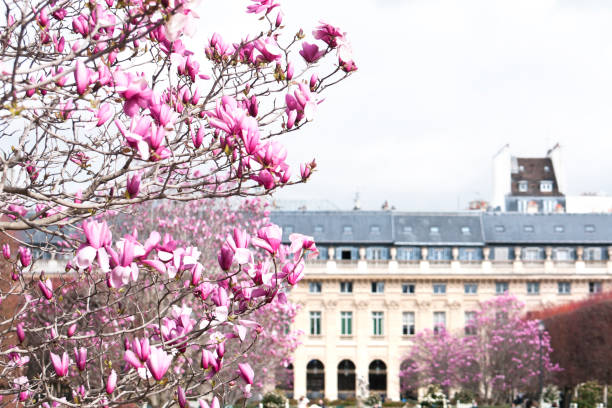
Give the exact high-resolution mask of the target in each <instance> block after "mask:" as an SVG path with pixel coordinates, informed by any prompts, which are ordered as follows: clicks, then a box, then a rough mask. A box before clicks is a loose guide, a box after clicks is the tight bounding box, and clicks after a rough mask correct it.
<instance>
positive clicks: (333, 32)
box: [312, 22, 346, 48]
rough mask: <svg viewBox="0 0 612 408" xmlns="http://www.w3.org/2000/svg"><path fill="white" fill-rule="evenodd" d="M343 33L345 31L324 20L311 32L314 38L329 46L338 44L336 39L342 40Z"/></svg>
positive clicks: (332, 46) (334, 46) (333, 46)
mask: <svg viewBox="0 0 612 408" xmlns="http://www.w3.org/2000/svg"><path fill="white" fill-rule="evenodd" d="M345 34H346V33H343V32H341V31H340V29H339V28H337V27H334V26H332V25H330V24H327V23H324V22H321V25H320V26H319V27H317V28H316V30H314V31H313V32H312V35H314V38H316V39H317V40H321V41H323V42H324V43H326V44H327V45H329V46H330V47H331V48H336V47H337V46H338V41H339V40H342V39H343V38H344V36H345Z"/></svg>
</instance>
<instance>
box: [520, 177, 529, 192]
mask: <svg viewBox="0 0 612 408" xmlns="http://www.w3.org/2000/svg"><path fill="white" fill-rule="evenodd" d="M528 188H529V183H528V182H526V181H525V180H521V181H519V183H518V189H519V191H520V192H521V193H526V192H527V189H528Z"/></svg>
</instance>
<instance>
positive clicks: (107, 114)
mask: <svg viewBox="0 0 612 408" xmlns="http://www.w3.org/2000/svg"><path fill="white" fill-rule="evenodd" d="M114 114H115V112H114V111H113V108H112V106H111V105H110V104H108V103H103V104H102V105H100V109H98V111H97V112H96V118H97V119H98V122H97V123H96V126H98V127H99V126H102V125H103V124H105V123H106V122H107V121H108V120H109V119H110V118H111V117H112V116H113V115H114Z"/></svg>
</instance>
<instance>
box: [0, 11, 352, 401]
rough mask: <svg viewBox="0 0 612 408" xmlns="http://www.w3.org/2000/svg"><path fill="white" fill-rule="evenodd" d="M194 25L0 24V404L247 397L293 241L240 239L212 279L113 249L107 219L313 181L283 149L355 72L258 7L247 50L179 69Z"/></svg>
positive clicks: (170, 14)
mask: <svg viewBox="0 0 612 408" xmlns="http://www.w3.org/2000/svg"><path fill="white" fill-rule="evenodd" d="M197 6H198V5H197V3H196V2H190V1H181V0H161V1H146V0H119V1H117V0H103V1H102V0H87V1H84V0H42V1H37V0H18V1H11V2H5V3H3V5H2V6H0V7H2V13H0V14H1V15H2V16H3V18H5V19H6V20H5V21H4V22H3V24H2V26H1V27H2V28H1V33H0V37H1V39H2V41H1V43H0V79H1V85H0V139H1V141H2V143H0V149H2V155H1V157H2V162H1V167H0V172H1V174H2V177H1V179H0V195H1V198H2V203H3V205H2V207H1V208H0V213H1V214H2V215H3V216H2V218H1V219H0V230H1V231H2V232H3V233H5V234H10V235H11V236H12V238H13V239H15V240H18V241H19V243H20V246H19V248H18V249H17V251H15V250H14V248H13V250H11V246H10V245H7V246H5V247H3V256H4V258H5V259H6V260H7V261H8V263H9V265H10V268H9V270H8V271H4V272H3V274H2V279H3V282H2V285H0V288H1V291H2V292H1V294H0V300H3V301H4V300H7V299H9V298H10V299H15V298H16V299H18V307H17V308H16V309H15V310H10V311H7V310H4V309H3V311H2V316H0V335H1V338H2V340H3V346H2V349H0V356H1V358H0V374H1V377H2V381H1V382H0V395H2V396H3V401H4V402H3V403H7V404H13V403H14V402H17V403H19V404H21V405H24V406H40V405H42V406H44V407H56V406H58V404H60V405H65V406H73V407H76V406H81V407H93V406H96V407H98V406H115V405H119V404H141V403H143V402H144V401H148V402H149V403H152V404H154V405H156V406H164V407H165V406H170V405H172V404H175V403H178V405H179V406H180V407H182V408H184V407H185V406H186V405H187V404H188V403H190V402H196V401H199V403H200V405H201V406H202V407H206V406H208V405H211V406H212V407H215V408H216V407H219V406H220V405H221V404H226V403H231V402H232V401H233V400H235V399H236V398H237V393H238V391H239V394H240V396H244V397H247V396H249V395H250V391H251V386H252V385H253V384H254V383H255V382H257V381H260V376H261V375H260V373H259V372H257V373H256V372H255V370H254V366H255V362H256V360H255V359H254V358H253V355H252V354H253V353H252V352H253V351H254V350H256V343H257V341H259V339H262V338H264V339H265V338H266V336H265V335H264V334H262V333H263V332H265V331H266V330H268V329H267V327H264V326H263V325H262V324H260V323H258V322H257V321H256V320H255V318H256V317H257V316H258V314H259V313H264V312H263V310H262V308H264V307H266V305H270V304H277V305H283V304H284V302H285V301H286V296H285V295H284V292H285V290H287V289H288V288H290V287H291V286H292V285H295V284H296V283H297V282H298V281H299V280H300V279H301V277H302V274H303V266H304V264H303V263H304V258H305V257H307V256H310V255H311V254H316V247H315V245H314V242H313V241H312V239H311V238H309V237H305V236H301V235H299V234H293V235H292V236H291V237H290V240H291V246H288V247H287V246H284V245H281V237H282V231H281V230H280V228H279V227H277V226H275V225H271V224H267V225H260V226H259V228H258V229H257V233H256V234H254V233H252V232H249V231H247V230H245V229H240V228H237V229H235V230H232V232H231V234H229V235H226V236H225V237H224V238H223V243H222V245H221V247H220V248H216V258H217V265H211V264H210V262H208V261H210V257H209V256H208V255H207V256H205V257H201V254H202V251H201V250H200V249H199V248H198V246H199V245H202V242H197V241H198V238H197V237H196V238H195V239H194V241H195V242H192V241H190V240H189V239H186V237H185V236H184V235H180V236H178V237H177V238H174V237H173V236H172V235H171V234H166V233H165V232H166V231H164V229H165V228H166V227H168V225H167V223H159V222H158V220H156V219H155V218H153V219H152V220H151V222H150V223H149V224H148V227H149V228H147V229H146V231H143V232H140V231H138V228H136V230H132V231H130V233H128V234H125V235H121V234H119V233H117V232H116V231H114V230H113V228H111V227H109V225H108V222H107V221H106V220H105V219H104V217H105V215H108V214H109V211H111V210H112V211H115V212H121V213H123V212H128V213H129V212H131V214H132V217H134V218H138V217H139V216H140V215H139V214H138V213H136V212H135V211H136V210H135V209H134V208H137V207H133V206H134V205H135V204H140V203H145V202H150V201H153V200H161V201H164V200H166V201H167V200H174V201H193V200H197V199H210V200H216V199H220V198H227V197H233V196H241V197H244V196H257V195H263V194H268V193H270V192H271V191H273V190H275V189H276V188H279V187H282V186H286V185H289V184H294V183H298V182H301V181H305V180H306V179H308V177H309V176H310V174H311V172H312V170H313V169H314V167H315V163H314V161H313V162H312V163H306V164H303V165H301V166H300V169H299V171H293V172H292V171H291V169H290V167H289V165H288V164H287V162H286V158H287V151H286V150H285V148H284V147H283V146H282V144H281V143H280V141H279V140H278V139H277V136H279V135H281V134H283V133H286V132H291V131H296V130H298V129H299V128H301V127H302V126H304V125H305V124H306V123H308V122H309V121H310V120H312V118H313V116H314V114H315V111H316V109H317V107H318V104H319V101H320V96H319V95H320V94H321V93H322V92H324V91H325V89H326V88H327V87H328V86H331V85H333V84H335V83H337V82H339V81H341V80H342V79H344V78H345V77H346V76H347V75H348V73H350V72H351V71H354V70H355V69H356V67H355V64H354V62H353V60H352V57H351V53H350V45H349V44H348V42H347V40H346V35H345V34H344V33H342V32H341V31H340V30H339V29H337V28H335V27H333V26H331V25H328V24H322V25H320V26H319V27H317V28H316V29H315V30H314V31H313V37H314V38H308V37H307V36H306V35H305V34H304V32H303V31H301V30H300V31H299V32H298V33H297V34H295V33H288V34H287V33H285V30H284V27H283V25H282V13H281V12H280V7H279V4H278V3H276V2H274V1H272V0H257V1H252V2H250V4H249V5H248V8H247V11H248V13H252V14H254V15H255V16H257V17H260V19H261V24H262V28H261V31H260V32H258V33H255V34H254V35H245V36H244V37H243V39H241V40H238V41H237V42H234V43H232V42H229V41H227V40H226V39H224V38H223V37H222V36H221V35H220V34H218V33H215V34H213V35H212V37H210V39H209V40H208V41H206V42H205V43H200V44H196V45H195V48H193V49H190V48H188V47H187V46H186V45H185V43H184V42H183V40H184V36H186V35H189V34H192V33H193V31H194V27H195V26H196V24H197V14H198V13H201V12H206V11H205V5H203V6H202V10H197ZM307 41H308V42H307ZM111 214H114V213H111ZM93 216H95V217H96V218H91V217H93ZM100 217H102V218H100ZM231 221H232V220H228V222H231ZM168 229H171V228H168ZM41 236H42V237H43V238H42V240H41V239H39V238H40V237H41ZM37 237H38V238H37ZM217 238H219V237H217ZM32 241H36V244H37V245H39V246H41V248H42V249H43V250H46V251H55V252H58V251H61V252H62V253H64V255H65V256H69V257H70V258H71V260H70V262H68V265H67V266H66V271H65V273H62V274H60V275H55V276H50V273H49V272H51V271H46V273H45V271H42V270H40V268H38V267H37V259H36V258H37V257H36V254H37V253H39V252H38V251H35V252H33V251H32V249H33V248H31V247H30V245H32ZM204 246H205V250H206V251H209V252H207V253H210V251H213V250H214V245H204ZM33 254H34V256H33ZM204 259H206V260H204ZM275 302H276V303H275ZM279 307H280V306H279ZM7 341H11V343H12V344H10V345H7V344H6V342H7ZM251 363H253V365H251Z"/></svg>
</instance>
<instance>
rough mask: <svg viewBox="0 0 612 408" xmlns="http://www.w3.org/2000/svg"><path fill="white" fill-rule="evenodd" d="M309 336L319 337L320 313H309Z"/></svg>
mask: <svg viewBox="0 0 612 408" xmlns="http://www.w3.org/2000/svg"><path fill="white" fill-rule="evenodd" d="M310 335H311V336H320V335H321V312H310Z"/></svg>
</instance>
